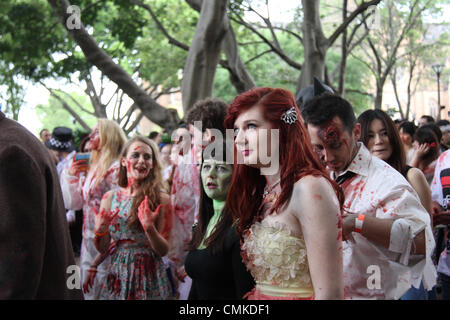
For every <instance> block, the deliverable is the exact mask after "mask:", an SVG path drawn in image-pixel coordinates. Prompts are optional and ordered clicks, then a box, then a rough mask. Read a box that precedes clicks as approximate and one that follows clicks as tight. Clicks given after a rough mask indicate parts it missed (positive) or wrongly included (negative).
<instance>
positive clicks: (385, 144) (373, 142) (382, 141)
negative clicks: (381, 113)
mask: <svg viewBox="0 0 450 320" xmlns="http://www.w3.org/2000/svg"><path fill="white" fill-rule="evenodd" d="M368 137H369V140H368V141H367V149H369V151H370V153H371V154H373V155H374V156H376V157H377V158H380V159H381V160H384V161H387V160H388V159H389V158H390V156H391V155H392V146H391V143H390V141H389V137H388V134H387V130H386V128H385V126H384V124H383V121H381V120H380V119H374V120H372V122H371V123H370V125H369V133H368Z"/></svg>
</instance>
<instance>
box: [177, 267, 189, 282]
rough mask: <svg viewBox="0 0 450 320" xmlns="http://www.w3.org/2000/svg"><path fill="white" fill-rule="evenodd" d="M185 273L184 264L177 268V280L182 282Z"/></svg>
mask: <svg viewBox="0 0 450 320" xmlns="http://www.w3.org/2000/svg"><path fill="white" fill-rule="evenodd" d="M186 276H187V273H186V270H185V269H184V266H182V267H181V268H180V269H178V271H177V278H178V280H180V281H181V282H184V279H185V278H186Z"/></svg>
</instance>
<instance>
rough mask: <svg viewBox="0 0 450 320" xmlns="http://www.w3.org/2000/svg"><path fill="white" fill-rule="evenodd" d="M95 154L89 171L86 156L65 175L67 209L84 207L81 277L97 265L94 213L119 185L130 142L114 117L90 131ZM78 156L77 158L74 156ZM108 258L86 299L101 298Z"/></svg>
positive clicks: (101, 122) (92, 153)
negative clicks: (121, 160) (124, 153)
mask: <svg viewBox="0 0 450 320" xmlns="http://www.w3.org/2000/svg"><path fill="white" fill-rule="evenodd" d="M89 137H90V142H91V149H92V151H91V156H90V160H89V166H88V169H87V172H86V162H85V160H79V161H73V162H72V165H71V166H70V168H69V169H68V170H65V171H63V173H62V175H61V186H62V189H63V195H64V202H65V205H66V208H67V209H72V210H80V209H83V240H82V243H81V252H80V268H81V278H82V279H84V278H86V276H87V271H88V270H89V269H91V267H92V266H93V265H94V259H95V257H96V256H97V255H98V253H99V252H98V251H97V249H96V248H95V245H94V236H95V235H94V214H95V212H99V209H100V202H101V199H102V197H103V195H104V194H105V193H106V192H108V191H109V190H111V189H114V188H116V187H117V185H118V173H119V161H118V160H119V157H120V152H121V150H122V147H123V146H124V144H125V142H126V137H125V134H124V133H123V131H122V129H121V128H120V127H119V126H118V125H117V123H115V122H114V121H111V120H107V119H99V121H98V123H97V124H96V125H95V126H94V128H93V129H92V132H91V134H90V136H89ZM74 160H75V159H74ZM109 261H110V259H109V258H107V259H106V260H105V261H104V262H103V263H102V265H101V266H100V267H99V268H98V269H97V276H96V278H95V282H94V283H93V285H92V288H91V290H89V292H86V293H85V296H84V297H85V299H87V300H91V299H99V298H100V291H101V287H102V286H101V285H100V284H101V283H103V282H105V281H106V280H105V275H106V271H105V270H106V268H107V267H108V265H109Z"/></svg>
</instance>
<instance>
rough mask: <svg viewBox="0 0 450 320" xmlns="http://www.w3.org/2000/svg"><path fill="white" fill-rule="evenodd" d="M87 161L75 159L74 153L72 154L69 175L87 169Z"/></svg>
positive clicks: (74, 174) (77, 173) (75, 174)
mask: <svg viewBox="0 0 450 320" xmlns="http://www.w3.org/2000/svg"><path fill="white" fill-rule="evenodd" d="M87 166H88V164H87V161H86V160H78V161H75V155H74V156H73V160H72V164H71V165H70V167H69V174H70V175H71V176H77V175H79V174H80V172H82V171H86V170H87Z"/></svg>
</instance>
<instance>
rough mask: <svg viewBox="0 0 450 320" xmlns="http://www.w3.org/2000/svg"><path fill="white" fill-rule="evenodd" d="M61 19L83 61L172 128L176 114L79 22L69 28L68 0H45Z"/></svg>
mask: <svg viewBox="0 0 450 320" xmlns="http://www.w3.org/2000/svg"><path fill="white" fill-rule="evenodd" d="M48 3H49V4H50V5H51V6H52V8H53V10H54V12H55V14H56V15H57V16H58V17H59V19H60V22H61V23H62V25H63V26H64V28H66V30H67V32H68V34H69V36H70V37H71V38H72V39H73V40H74V41H75V42H76V43H77V44H78V45H79V46H80V48H81V50H82V51H83V54H84V56H85V57H86V60H87V61H88V62H89V63H91V64H93V65H95V66H96V67H97V68H98V69H99V70H101V71H102V72H103V73H104V74H105V75H106V76H107V77H108V78H109V79H110V80H111V81H113V82H115V83H116V84H117V85H118V86H119V87H120V88H121V89H122V90H123V91H124V92H125V93H126V94H127V95H128V96H129V97H130V98H131V99H132V100H133V101H134V102H135V103H136V104H137V105H138V106H139V108H140V109H141V111H142V113H143V114H144V115H145V116H146V117H147V118H149V119H150V120H151V121H153V122H154V123H156V124H158V125H159V126H161V127H163V128H168V129H173V128H176V127H177V124H178V121H179V119H178V117H174V114H173V113H171V112H169V111H168V110H167V109H166V108H164V107H163V106H161V105H160V104H158V103H157V102H156V101H154V100H153V99H152V98H151V97H149V96H148V95H147V93H146V92H145V91H144V90H143V89H142V88H141V87H139V86H138V85H137V84H136V83H135V82H134V80H133V79H132V78H131V76H130V75H129V74H128V73H127V72H126V71H125V70H124V69H123V68H122V67H121V66H120V65H118V64H116V63H115V62H114V61H113V60H112V59H111V57H110V56H109V55H108V54H107V53H106V52H105V51H104V50H102V49H101V48H100V47H99V46H98V44H97V43H96V41H95V40H94V38H93V37H92V36H91V35H89V33H88V32H87V31H86V29H85V28H84V26H83V24H82V23H81V21H80V23H79V25H78V26H76V27H75V28H69V23H68V22H69V21H73V15H71V14H68V13H67V8H68V7H69V6H70V3H69V1H67V0H48Z"/></svg>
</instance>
